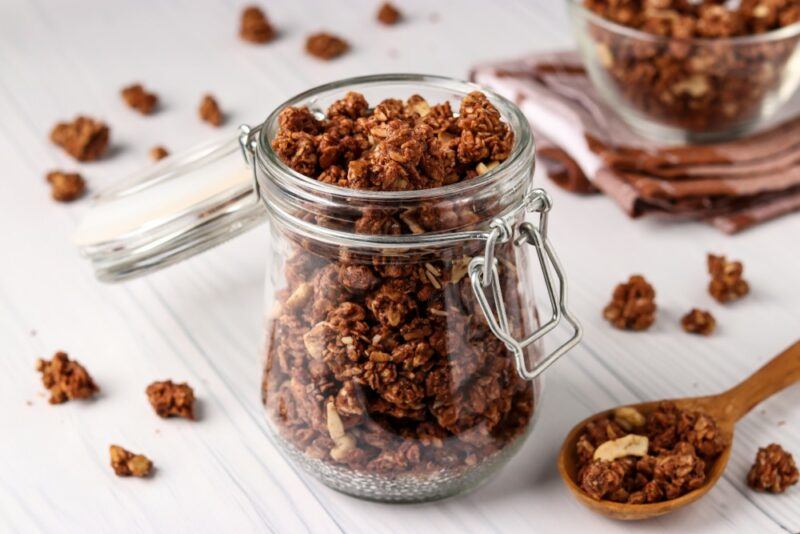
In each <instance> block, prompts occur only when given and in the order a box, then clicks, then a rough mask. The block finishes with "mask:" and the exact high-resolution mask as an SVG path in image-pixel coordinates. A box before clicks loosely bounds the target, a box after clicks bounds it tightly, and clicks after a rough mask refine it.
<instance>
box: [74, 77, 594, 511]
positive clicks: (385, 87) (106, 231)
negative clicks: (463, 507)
mask: <svg viewBox="0 0 800 534" xmlns="http://www.w3.org/2000/svg"><path fill="white" fill-rule="evenodd" d="M242 156H244V161H243V160H242ZM533 163H534V144H533V139H532V136H531V132H530V128H529V126H528V123H527V121H526V119H525V118H524V116H523V115H522V114H521V112H520V111H519V109H517V107H516V106H514V104H512V103H511V102H509V101H507V100H505V99H504V98H502V97H500V96H498V95H496V94H494V93H492V92H490V91H486V90H483V89H481V88H479V87H477V86H475V85H472V84H469V83H466V82H461V81H457V80H452V79H449V78H443V77H435V76H421V75H412V74H395V75H378V76H369V77H363V78H353V79H348V80H342V81H340V82H335V83H332V84H328V85H325V86H322V87H318V88H315V89H312V90H310V91H308V92H306V93H303V94H300V95H298V96H297V97H295V98H292V99H290V100H289V101H287V102H286V103H284V104H283V105H281V106H280V107H279V108H278V109H276V110H275V111H274V112H273V113H272V114H271V115H270V116H269V117H268V118H267V119H266V121H264V122H263V123H262V124H260V125H259V126H258V127H256V128H252V129H251V128H249V127H246V126H244V127H242V129H241V135H240V136H239V137H238V139H230V138H228V139H227V140H225V141H223V142H221V143H213V144H209V145H206V146H202V147H197V148H196V149H193V150H192V151H190V152H187V153H186V154H183V155H180V154H179V155H174V156H173V155H171V156H169V157H167V158H165V159H164V160H163V161H161V162H159V163H157V164H156V165H154V166H153V167H152V168H150V169H145V170H144V171H143V172H142V173H139V174H137V175H134V176H132V177H130V178H129V179H128V180H126V181H124V182H122V183H121V184H118V185H117V186H115V187H113V188H111V189H109V190H108V191H106V192H104V193H102V194H100V195H99V197H98V198H97V199H96V200H95V205H94V206H93V208H92V210H90V213H89V214H88V215H87V217H86V218H85V219H84V221H83V223H82V224H81V226H80V228H79V231H78V232H77V234H76V236H75V241H76V243H78V244H79V246H80V247H81V250H82V252H83V253H84V255H86V256H87V257H88V258H89V259H90V260H91V261H92V263H93V266H94V268H95V271H96V274H97V276H98V278H100V279H101V280H104V281H120V280H125V279H129V278H133V277H136V276H141V275H143V274H146V273H149V272H152V271H154V270H157V269H161V268H163V267H165V266H168V265H171V264H173V263H176V262H178V261H181V260H183V259H185V258H187V257H190V256H192V255H194V254H197V253H198V252H201V251H203V250H205V249H207V248H210V247H212V246H214V245H216V244H218V243H221V242H223V241H226V240H228V239H231V238H232V237H234V236H236V235H239V234H241V233H242V232H244V231H248V230H249V229H250V228H253V227H254V226H256V225H258V224H259V223H261V222H263V221H268V222H269V227H270V229H269V231H270V233H271V239H270V241H269V247H268V250H267V251H265V256H266V259H267V265H266V284H265V308H264V310H265V311H264V317H263V325H264V343H263V345H262V347H263V348H262V351H261V354H260V355H259V356H260V357H259V360H258V362H259V363H258V364H254V372H257V373H259V375H260V377H261V388H260V389H261V391H260V393H261V397H262V400H263V404H264V408H265V413H266V420H267V423H268V424H267V427H268V429H269V435H270V437H271V439H272V441H273V442H274V443H275V444H276V445H277V446H278V447H279V448H280V450H281V451H282V452H284V454H285V455H286V456H287V457H288V458H290V460H291V461H292V462H294V463H295V464H296V465H299V466H301V467H302V468H304V469H305V470H306V471H308V472H310V473H311V474H312V475H314V476H316V477H317V478H319V479H320V480H321V481H322V482H324V483H325V484H327V485H329V486H331V487H333V488H335V489H338V490H340V491H343V492H345V493H349V494H351V495H356V496H359V497H364V498H369V499H375V500H381V501H394V502H398V501H399V502H410V501H423V500H430V499H437V498H443V497H447V496H450V495H454V494H456V493H459V492H462V491H466V490H468V489H470V488H472V487H474V486H476V485H477V484H479V483H480V482H481V481H483V480H485V479H486V478H487V477H488V476H489V475H490V474H492V473H493V472H495V471H496V470H497V469H498V468H499V467H500V466H502V465H503V464H504V463H505V462H506V461H507V460H508V459H509V458H510V457H511V456H512V455H513V454H514V452H515V451H516V450H518V448H519V447H520V446H521V445H522V443H523V441H524V439H525V437H526V436H527V434H528V432H529V430H530V428H531V427H532V425H533V421H534V419H535V415H536V413H537V406H538V399H539V396H540V394H541V383H540V378H539V376H540V374H541V373H542V372H543V371H544V370H545V369H546V368H547V367H548V366H549V365H550V364H552V363H553V362H554V361H555V360H556V359H558V358H559V357H560V356H561V355H563V354H564V353H565V352H566V351H568V350H569V349H570V348H571V347H573V346H574V345H575V344H576V343H577V342H578V340H579V338H580V327H579V325H578V324H577V322H576V321H575V320H574V318H573V317H572V316H571V315H570V314H569V312H568V310H567V308H566V281H565V277H564V275H563V270H562V269H561V267H560V265H559V263H558V259H557V258H556V256H555V253H554V251H553V249H552V246H551V245H550V242H549V240H548V238H547V213H548V212H549V209H550V207H551V204H550V200H549V197H548V196H547V194H546V193H545V192H544V191H542V190H540V189H534V188H533V187H532V176H533ZM537 215H538V224H535V223H536V221H529V220H528V219H529V218H531V217H535V216H537ZM534 285H537V286H539V287H540V288H541V289H543V290H544V291H542V292H540V296H544V297H545V302H548V303H549V306H546V308H550V309H546V310H545V311H546V313H545V314H544V315H543V316H544V317H545V319H544V320H542V321H541V324H540V321H539V316H538V314H537V309H536V302H535V300H534V291H533V287H534ZM562 321H563V322H567V323H569V324H570V325H571V326H572V330H573V331H572V334H571V336H570V337H569V338H568V340H567V341H565V342H563V343H562V344H561V345H559V346H558V347H556V348H555V349H552V348H551V350H550V351H549V352H547V353H545V352H543V351H542V350H541V346H540V342H539V340H540V339H541V338H542V337H543V336H544V335H545V334H547V333H548V332H550V331H551V330H553V329H554V328H556V326H557V325H558V324H559V323H560V322H562Z"/></svg>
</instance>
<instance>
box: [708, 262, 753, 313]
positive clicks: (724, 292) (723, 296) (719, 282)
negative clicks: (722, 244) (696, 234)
mask: <svg viewBox="0 0 800 534" xmlns="http://www.w3.org/2000/svg"><path fill="white" fill-rule="evenodd" d="M743 272H744V266H743V265H742V262H740V261H728V260H727V259H726V258H725V256H715V255H714V254H709V255H708V273H709V274H710V275H711V282H709V283H708V292H709V293H710V294H711V296H712V297H714V298H715V299H716V300H717V301H718V302H722V303H725V302H730V301H732V300H738V299H740V298H742V297H743V296H745V295H747V293H749V292H750V286H749V285H748V283H747V281H746V280H744V278H742V274H743Z"/></svg>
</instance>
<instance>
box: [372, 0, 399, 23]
mask: <svg viewBox="0 0 800 534" xmlns="http://www.w3.org/2000/svg"><path fill="white" fill-rule="evenodd" d="M377 17H378V22H380V23H381V24H386V25H387V26H391V25H393V24H397V23H398V22H400V19H401V18H402V15H401V14H400V11H399V10H398V9H397V8H396V7H394V6H393V5H392V4H391V3H389V2H384V3H383V4H382V5H381V7H380V9H378V15H377Z"/></svg>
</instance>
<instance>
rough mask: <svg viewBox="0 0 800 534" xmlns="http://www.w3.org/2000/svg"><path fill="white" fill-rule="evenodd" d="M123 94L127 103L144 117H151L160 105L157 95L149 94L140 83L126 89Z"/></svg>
mask: <svg viewBox="0 0 800 534" xmlns="http://www.w3.org/2000/svg"><path fill="white" fill-rule="evenodd" d="M121 94H122V98H123V100H125V103H126V104H128V106H129V107H131V108H132V109H135V110H136V111H138V112H139V113H141V114H142V115H150V114H151V113H152V112H153V111H154V110H155V108H156V106H157V105H158V96H157V95H156V94H155V93H148V92H147V91H145V89H144V87H142V85H141V84H138V83H135V84H133V85H129V86H128V87H125V88H124V89H123V90H122V92H121Z"/></svg>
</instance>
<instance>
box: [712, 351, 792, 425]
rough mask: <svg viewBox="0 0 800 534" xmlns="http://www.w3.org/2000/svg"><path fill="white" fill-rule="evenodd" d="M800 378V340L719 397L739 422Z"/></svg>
mask: <svg viewBox="0 0 800 534" xmlns="http://www.w3.org/2000/svg"><path fill="white" fill-rule="evenodd" d="M798 380H800V341H797V342H796V343H795V344H794V345H792V346H791V347H789V348H788V349H786V350H785V351H783V352H782V353H780V354H779V355H777V356H775V357H774V358H772V359H771V360H770V361H769V362H768V363H767V364H766V365H764V367H762V368H761V369H759V370H758V371H756V372H755V373H753V374H752V375H750V377H748V378H747V379H746V380H744V382H741V383H740V384H739V385H737V386H734V387H733V388H731V389H729V390H728V391H726V392H725V393H723V394H721V395H720V396H719V399H720V400H721V401H723V402H724V404H725V411H726V414H725V415H726V416H727V417H730V418H732V419H733V421H738V420H739V419H741V418H742V417H743V416H744V415H745V414H747V412H749V411H750V410H752V409H753V407H754V406H755V405H756V404H758V403H760V402H761V401H763V400H764V399H767V398H768V397H771V396H772V395H774V394H775V393H777V392H779V391H781V390H782V389H784V388H786V387H789V386H791V385H792V384H794V383H795V382H797V381H798Z"/></svg>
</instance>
